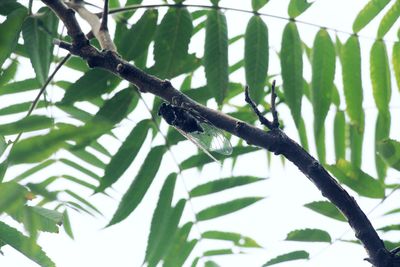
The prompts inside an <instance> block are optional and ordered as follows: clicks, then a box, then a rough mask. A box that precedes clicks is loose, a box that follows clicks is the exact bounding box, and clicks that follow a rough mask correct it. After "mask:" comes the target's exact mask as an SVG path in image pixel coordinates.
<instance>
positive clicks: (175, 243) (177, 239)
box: [163, 222, 198, 267]
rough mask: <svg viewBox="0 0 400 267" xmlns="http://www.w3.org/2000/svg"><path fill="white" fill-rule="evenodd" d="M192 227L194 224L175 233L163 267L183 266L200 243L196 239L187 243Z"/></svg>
mask: <svg viewBox="0 0 400 267" xmlns="http://www.w3.org/2000/svg"><path fill="white" fill-rule="evenodd" d="M192 226H193V223H192V222H188V223H186V224H184V225H183V226H182V227H181V228H180V229H179V230H178V231H176V232H175V234H174V236H173V238H172V242H171V246H170V247H169V249H168V252H167V254H166V255H165V257H164V264H163V267H176V266H183V264H184V262H185V261H186V259H187V258H188V256H189V255H190V253H191V252H192V250H193V248H194V246H195V245H196V244H197V242H198V240H196V239H195V240H191V241H187V239H188V236H189V233H190V230H191V229H192Z"/></svg>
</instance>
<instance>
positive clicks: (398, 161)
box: [377, 139, 400, 171]
mask: <svg viewBox="0 0 400 267" xmlns="http://www.w3.org/2000/svg"><path fill="white" fill-rule="evenodd" d="M377 152H378V154H379V156H381V157H382V158H383V160H384V161H385V162H386V163H387V164H388V165H389V166H390V167H392V168H394V169H396V170H398V171H400V143H399V142H398V141H396V140H393V139H386V140H382V141H381V142H379V143H378V145H377Z"/></svg>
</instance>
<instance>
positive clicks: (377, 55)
mask: <svg viewBox="0 0 400 267" xmlns="http://www.w3.org/2000/svg"><path fill="white" fill-rule="evenodd" d="M370 73H371V82H372V92H373V95H374V99H375V104H376V107H377V108H378V110H379V112H385V113H388V112H389V102H390V97H391V91H392V87H391V81H390V68H389V60H388V55H387V51H386V46H385V44H384V43H383V42H382V41H375V42H374V44H373V46H372V48H371V54H370Z"/></svg>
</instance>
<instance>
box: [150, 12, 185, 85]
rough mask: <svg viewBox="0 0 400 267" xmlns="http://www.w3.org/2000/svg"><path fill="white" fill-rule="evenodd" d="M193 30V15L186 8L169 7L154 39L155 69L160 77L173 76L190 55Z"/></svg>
mask: <svg viewBox="0 0 400 267" xmlns="http://www.w3.org/2000/svg"><path fill="white" fill-rule="evenodd" d="M192 31H193V24H192V17H191V15H190V12H189V11H188V10H187V9H186V8H183V7H182V8H170V9H168V12H167V14H165V16H164V18H163V19H162V21H161V23H160V25H159V26H158V29H157V32H156V36H155V39H154V61H155V64H154V69H155V72H156V74H157V75H158V76H159V77H160V78H163V79H165V78H168V79H170V78H173V77H174V76H175V73H176V71H175V70H176V69H177V68H179V67H180V65H182V62H184V60H185V59H186V58H187V57H188V47H189V42H190V38H191V37H192Z"/></svg>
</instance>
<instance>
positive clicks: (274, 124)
mask: <svg viewBox="0 0 400 267" xmlns="http://www.w3.org/2000/svg"><path fill="white" fill-rule="evenodd" d="M275 83H276V81H275V80H273V81H272V86H271V112H272V118H273V121H272V127H273V128H274V129H276V128H279V119H278V112H277V111H276V104H275V100H276V92H275Z"/></svg>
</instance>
